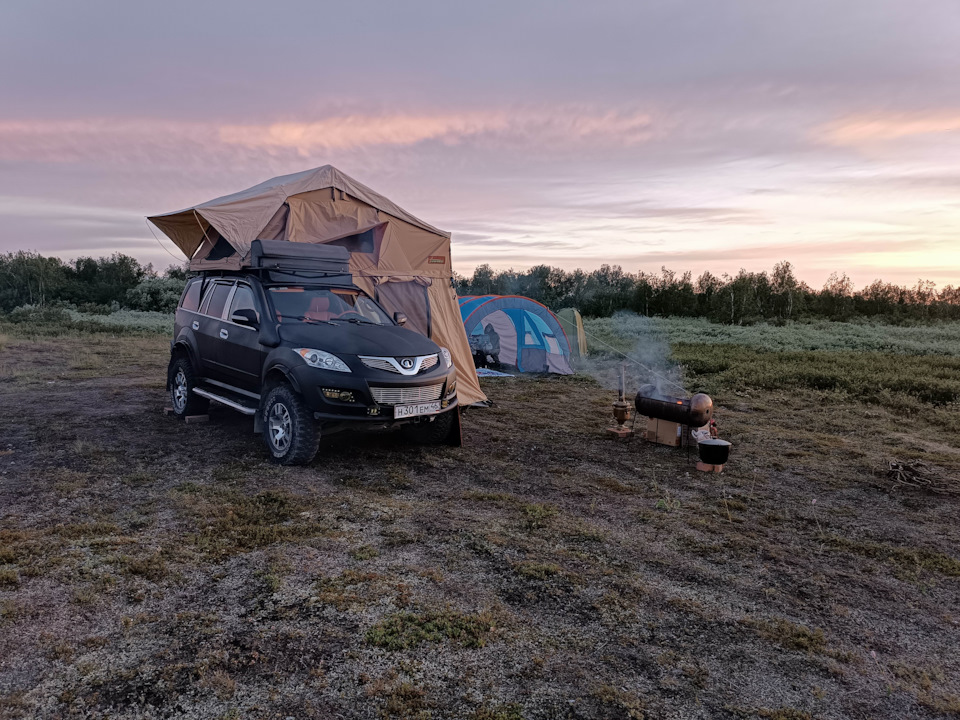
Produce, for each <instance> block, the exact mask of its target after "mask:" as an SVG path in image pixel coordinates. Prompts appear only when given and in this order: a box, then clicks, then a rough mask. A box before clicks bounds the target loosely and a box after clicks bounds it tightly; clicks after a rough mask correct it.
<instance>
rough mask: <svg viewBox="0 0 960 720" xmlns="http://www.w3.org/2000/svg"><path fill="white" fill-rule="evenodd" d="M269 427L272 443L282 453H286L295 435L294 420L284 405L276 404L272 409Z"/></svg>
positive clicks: (268, 421)
mask: <svg viewBox="0 0 960 720" xmlns="http://www.w3.org/2000/svg"><path fill="white" fill-rule="evenodd" d="M267 427H268V428H269V430H270V443H271V444H272V445H273V447H274V448H275V449H276V450H277V451H278V452H280V453H284V452H286V450H287V448H288V447H290V440H291V436H292V434H293V420H292V419H291V418H290V411H289V410H287V406H286V405H284V404H283V403H279V402H278V403H276V404H275V405H274V406H273V407H272V408H270V417H269V418H268V420H267Z"/></svg>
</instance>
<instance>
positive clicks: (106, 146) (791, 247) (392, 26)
mask: <svg viewBox="0 0 960 720" xmlns="http://www.w3.org/2000/svg"><path fill="white" fill-rule="evenodd" d="M958 38H960V3H958V2H957V1H956V0H909V1H908V0H898V1H896V2H893V1H890V0H841V1H840V2H837V0H805V1H804V2H796V1H795V0H793V1H792V2H780V0H722V1H718V0H645V1H641V0H630V1H624V2H620V1H616V0H592V1H591V2H589V3H585V2H564V1H562V0H549V1H548V0H530V1H523V0H512V1H511V2H501V1H500V0H488V1H486V2H482V3H459V2H449V1H445V2H441V1H437V2H426V1H423V0H407V1H405V2H396V1H395V0H394V1H381V2H373V1H370V0H351V2H337V3H330V2H322V1H318V0H312V1H308V2H307V1H305V2H298V1H287V0H274V1H273V2H271V3H263V2H250V1H249V0H234V2H230V3H205V2H200V1H199V0H195V1H192V2H179V1H176V0H173V1H169V0H168V1H166V2H163V3H135V2H129V0H126V1H120V2H104V1H101V0H86V1H85V2H83V3H78V2H75V1H74V0H49V1H47V2H43V3H38V2H33V1H32V0H31V1H29V2H25V1H21V0H5V1H4V2H3V3H2V4H0V252H10V251H15V250H21V249H23V250H32V251H38V252H41V253H43V254H47V255H58V256H60V257H63V258H64V259H69V258H73V257H77V256H80V255H93V256H100V255H109V254H111V253H114V252H123V253H127V254H130V255H133V256H134V257H136V258H138V259H139V260H141V261H142V262H152V263H153V264H154V265H155V266H156V267H158V268H163V267H166V266H167V265H170V264H172V263H175V262H182V261H183V259H184V258H183V257H182V256H181V254H180V253H179V251H178V250H177V249H176V247H175V246H174V245H173V244H172V243H171V242H170V241H169V240H167V239H166V238H165V237H164V236H163V235H162V234H161V233H160V232H159V231H157V230H155V229H154V230H153V231H151V228H150V227H149V226H148V225H147V223H146V221H145V216H147V215H153V214H158V213H162V212H168V211H173V210H178V209H181V208H183V207H188V206H191V205H195V204H198V203H200V202H203V201H206V200H209V199H211V198H214V197H218V196H221V195H225V194H228V193H232V192H235V191H238V190H241V189H244V188H246V187H249V186H251V185H254V184H256V183H258V182H261V181H263V180H266V179H267V178H270V177H273V176H276V175H282V174H287V173H292V172H298V171H300V170H304V169H307V168H311V167H316V166H319V165H324V164H328V163H329V164H332V165H335V166H336V167H338V168H339V169H340V170H342V171H343V172H345V173H347V174H348V175H350V176H352V177H354V178H355V179H357V180H359V181H360V182H362V183H364V184H366V185H368V186H370V187H372V188H374V189H375V190H377V191H378V192H380V193H382V194H384V195H386V196H387V197H389V198H391V199H392V200H393V201H395V202H396V203H397V204H399V205H400V206H401V207H403V208H405V209H406V210H408V211H409V212H411V213H413V214H414V215H416V216H418V217H420V218H422V219H423V220H425V221H427V222H429V223H430V224H432V225H435V226H437V227H440V228H443V229H444V230H448V231H450V232H452V233H453V261H454V269H455V270H457V271H458V272H460V273H461V274H469V273H471V272H472V270H473V268H474V267H475V266H476V265H478V264H481V263H488V264H490V265H492V266H493V267H494V268H497V269H506V268H509V267H513V268H515V269H524V268H527V267H530V266H532V265H536V264H541V263H546V264H550V265H554V266H559V267H563V268H565V269H568V270H570V269H574V268H577V267H580V268H583V269H586V270H591V269H595V268H597V267H599V266H600V265H602V264H604V263H609V264H619V265H621V266H623V268H624V269H625V270H627V271H630V272H636V271H638V270H644V271H647V272H658V271H659V269H660V268H661V267H662V266H666V267H668V268H670V269H672V270H675V271H685V270H690V271H692V272H693V273H694V276H696V275H699V274H700V273H701V272H703V271H705V270H710V271H711V272H713V273H714V274H715V275H721V274H723V273H730V274H735V273H736V272H737V271H738V270H739V269H741V268H745V269H747V270H751V271H758V270H770V269H771V268H772V267H773V265H774V264H775V263H777V262H779V261H781V260H789V261H790V262H792V263H793V264H794V266H795V269H796V273H797V275H798V276H799V277H800V278H801V279H803V280H805V281H807V282H808V283H810V284H811V285H812V286H814V287H819V286H821V285H822V284H823V283H824V281H825V280H826V279H827V277H828V276H829V275H830V274H831V273H833V272H842V273H847V274H848V275H849V276H850V278H851V279H852V280H853V281H854V284H855V285H857V286H863V285H866V284H868V283H870V282H872V281H873V280H874V279H876V278H882V279H884V280H887V281H890V282H896V283H899V284H913V283H915V282H916V281H917V280H918V279H919V278H924V279H929V280H933V281H935V282H936V283H937V284H938V285H939V286H941V287H942V286H944V285H947V284H954V285H957V284H960V242H957V237H958V230H960V42H958ZM154 233H155V234H156V236H155V235H154Z"/></svg>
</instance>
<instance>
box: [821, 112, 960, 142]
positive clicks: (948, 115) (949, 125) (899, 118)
mask: <svg viewBox="0 0 960 720" xmlns="http://www.w3.org/2000/svg"><path fill="white" fill-rule="evenodd" d="M958 131H960V111H952V112H944V111H940V112H935V113H920V114H912V115H911V114H898V115H872V116H871V115H854V116H850V117H846V118H843V119H841V120H837V121H835V122H831V123H828V124H826V125H821V126H820V127H818V128H816V130H815V131H814V135H815V137H817V138H818V139H820V140H822V141H824V142H827V143H829V144H832V145H843V146H856V145H865V144H869V143H879V142H890V141H893V140H900V139H902V138H909V137H914V136H918V135H933V134H942V133H955V132H958Z"/></svg>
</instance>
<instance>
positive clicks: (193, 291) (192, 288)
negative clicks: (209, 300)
mask: <svg viewBox="0 0 960 720" xmlns="http://www.w3.org/2000/svg"><path fill="white" fill-rule="evenodd" d="M202 286H203V280H201V279H200V278H196V279H194V280H191V281H190V282H188V283H187V289H186V292H184V293H183V301H182V302H181V303H180V307H182V308H183V309H184V310H192V311H193V312H196V311H197V310H199V309H200V288H201V287H202Z"/></svg>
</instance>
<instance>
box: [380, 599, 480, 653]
mask: <svg viewBox="0 0 960 720" xmlns="http://www.w3.org/2000/svg"><path fill="white" fill-rule="evenodd" d="M493 629H494V620H493V617H492V616H491V615H490V614H488V613H482V614H479V615H471V614H462V613H458V612H456V611H455V610H451V609H445V610H429V611H426V612H422V613H410V612H399V613H393V614H392V615H388V616H387V617H386V618H384V619H383V620H381V621H380V622H378V623H377V624H376V625H374V626H373V627H371V628H370V629H369V630H367V632H366V635H365V639H366V642H368V643H369V644H371V645H376V646H378V647H382V648H386V649H387V650H406V649H407V648H412V647H416V646H418V645H421V644H423V643H426V642H431V643H436V642H441V641H443V640H453V641H454V642H457V643H460V644H461V645H463V646H464V647H468V648H479V647H483V646H484V644H486V639H487V635H488V634H489V633H490V631H491V630H493Z"/></svg>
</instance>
